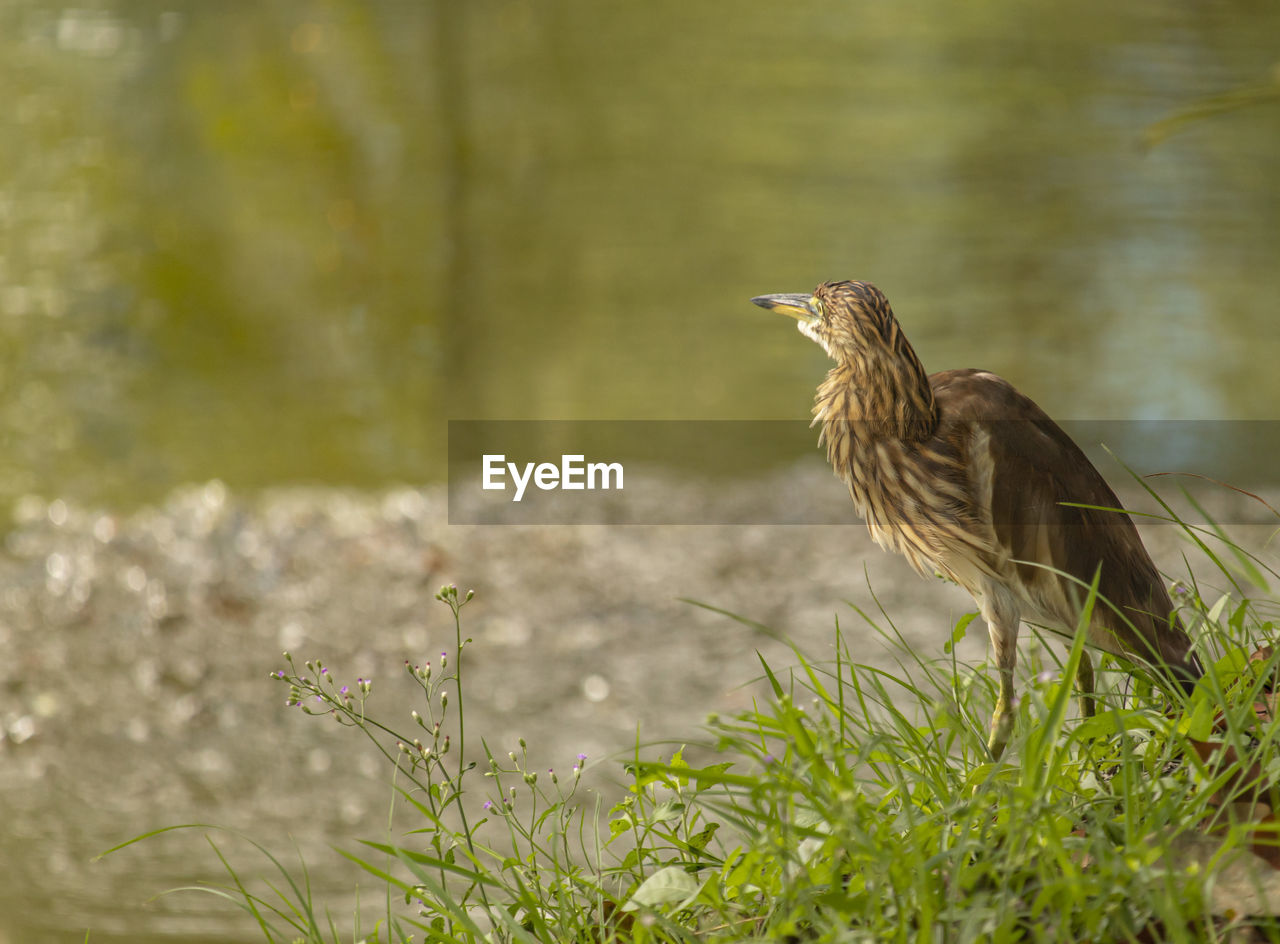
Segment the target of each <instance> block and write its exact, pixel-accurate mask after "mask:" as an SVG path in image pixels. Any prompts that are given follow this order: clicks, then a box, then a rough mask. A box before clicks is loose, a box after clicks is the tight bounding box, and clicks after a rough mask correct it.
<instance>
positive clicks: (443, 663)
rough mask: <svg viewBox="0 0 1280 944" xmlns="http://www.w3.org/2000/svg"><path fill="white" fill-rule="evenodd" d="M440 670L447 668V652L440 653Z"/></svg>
mask: <svg viewBox="0 0 1280 944" xmlns="http://www.w3.org/2000/svg"><path fill="white" fill-rule="evenodd" d="M440 668H442V669H447V668H449V653H447V652H442V653H440Z"/></svg>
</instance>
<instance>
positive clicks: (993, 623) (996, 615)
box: [982, 587, 1021, 760]
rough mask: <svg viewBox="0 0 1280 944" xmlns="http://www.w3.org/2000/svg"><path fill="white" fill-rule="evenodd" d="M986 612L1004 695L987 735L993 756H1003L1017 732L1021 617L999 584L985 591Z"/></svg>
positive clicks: (984, 610) (1000, 697)
mask: <svg viewBox="0 0 1280 944" xmlns="http://www.w3.org/2000/svg"><path fill="white" fill-rule="evenodd" d="M992 591H994V592H992ZM982 616H983V618H984V619H985V620H986V621H987V632H988V633H990V635H991V648H992V649H993V650H995V657H996V667H997V668H998V669H999V670H1000V695H999V696H998V697H997V698H996V710H995V712H994V713H993V714H992V716H991V737H990V738H988V739H987V750H989V751H990V752H991V758H992V760H999V759H1000V755H1001V754H1003V753H1004V748H1005V745H1006V744H1008V743H1009V736H1010V735H1011V734H1013V718H1014V711H1013V669H1014V666H1015V665H1016V664H1017V661H1018V624H1019V622H1020V621H1021V617H1020V614H1019V613H1018V608H1017V605H1016V604H1014V603H1013V602H1012V601H1010V600H1008V599H1007V598H1006V597H1005V595H1004V594H1003V593H1001V592H1000V590H999V589H997V588H995V587H992V588H990V589H989V591H988V593H986V594H985V595H984V600H983V603H982Z"/></svg>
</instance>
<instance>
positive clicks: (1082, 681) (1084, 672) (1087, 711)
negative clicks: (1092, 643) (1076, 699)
mask: <svg viewBox="0 0 1280 944" xmlns="http://www.w3.org/2000/svg"><path fill="white" fill-rule="evenodd" d="M1076 686H1077V688H1078V689H1079V691H1080V714H1081V715H1082V716H1083V717H1085V718H1092V717H1093V716H1094V715H1095V714H1096V713H1097V710H1098V706H1097V699H1095V698H1094V697H1093V660H1092V659H1090V658H1089V653H1088V651H1087V650H1085V651H1081V653H1080V668H1079V669H1077V670H1076Z"/></svg>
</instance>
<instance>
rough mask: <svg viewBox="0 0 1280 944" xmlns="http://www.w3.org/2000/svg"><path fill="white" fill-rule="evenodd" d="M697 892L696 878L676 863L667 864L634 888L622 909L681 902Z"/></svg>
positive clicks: (653, 906) (652, 906)
mask: <svg viewBox="0 0 1280 944" xmlns="http://www.w3.org/2000/svg"><path fill="white" fill-rule="evenodd" d="M697 893H698V880H697V879H695V878H694V877H693V876H692V875H690V874H689V873H688V872H686V871H685V870H684V869H682V868H681V867H680V866H678V865H668V866H667V867H666V868H665V869H659V870H658V871H656V872H654V873H653V874H652V875H650V876H649V877H648V878H647V879H645V880H644V882H642V883H641V885H640V887H639V888H637V889H636V890H635V894H633V895H632V896H631V897H630V898H629V899H628V900H627V903H626V904H624V905H623V906H622V910H623V911H635V910H636V909H637V908H640V907H646V908H656V907H657V906H658V905H670V904H674V903H676V902H681V901H684V900H686V899H687V898H690V897H691V896H693V895H696V894H697Z"/></svg>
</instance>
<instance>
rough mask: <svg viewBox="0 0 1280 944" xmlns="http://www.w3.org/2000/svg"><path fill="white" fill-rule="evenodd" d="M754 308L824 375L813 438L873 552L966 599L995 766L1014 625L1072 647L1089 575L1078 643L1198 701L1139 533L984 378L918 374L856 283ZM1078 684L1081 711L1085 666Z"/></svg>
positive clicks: (1008, 718)
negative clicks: (986, 686) (818, 354)
mask: <svg viewBox="0 0 1280 944" xmlns="http://www.w3.org/2000/svg"><path fill="white" fill-rule="evenodd" d="M752 301H753V302H754V303H755V304H757V305H759V306H761V307H762V308H768V309H770V310H772V311H776V312H779V313H780V314H784V315H788V316H790V317H792V318H795V319H796V321H797V322H799V328H800V332H801V333H802V334H804V335H805V336H806V337H808V338H811V339H812V340H814V341H816V342H817V343H818V344H820V345H821V346H822V348H823V349H824V350H825V351H826V352H827V354H828V355H829V356H830V357H831V359H832V360H833V361H835V367H833V368H832V369H831V370H830V372H829V373H828V374H827V377H826V380H824V381H823V382H822V384H821V385H820V386H819V387H818V393H817V396H816V398H815V401H814V407H813V417H814V419H813V425H815V426H818V427H820V428H821V436H820V439H819V442H820V444H825V445H826V449H827V458H828V459H829V460H830V462H831V465H832V466H833V467H834V469H835V472H836V475H837V476H838V477H839V478H840V479H841V480H842V481H843V482H844V483H845V484H846V485H847V486H848V487H849V494H850V495H851V496H852V498H853V504H854V507H855V508H856V509H857V512H858V514H859V515H861V516H862V517H863V518H864V519H866V522H867V527H868V528H869V529H870V531H871V536H872V538H874V539H875V541H876V543H877V544H879V545H880V546H881V547H883V548H885V549H887V550H892V551H897V552H898V553H900V554H902V555H903V556H905V557H906V558H907V560H908V561H910V562H911V565H912V566H913V567H914V568H915V569H916V570H917V571H919V572H920V573H921V574H925V575H930V574H933V573H935V572H936V573H940V574H942V575H943V576H945V577H948V578H950V579H951V580H954V581H955V582H956V583H958V584H959V585H960V586H962V587H964V588H965V589H966V590H968V591H969V593H970V594H971V595H972V596H973V599H974V602H975V603H976V604H977V606H978V609H979V610H980V611H981V613H982V616H983V618H984V619H985V620H986V622H987V628H988V631H989V632H990V634H991V644H992V648H993V650H994V654H995V660H996V664H997V666H998V667H999V670H1000V694H999V697H998V698H997V700H996V708H995V714H994V716H993V717H992V719H991V736H990V738H989V740H988V742H987V746H988V748H989V750H990V752H991V755H992V757H994V758H999V756H1000V755H1001V753H1002V752H1003V751H1004V748H1005V745H1006V744H1007V743H1008V741H1009V736H1010V734H1011V733H1012V730H1013V719H1014V685H1013V670H1014V666H1015V663H1016V660H1017V639H1018V627H1019V624H1020V623H1021V622H1022V621H1023V620H1026V621H1027V622H1028V623H1031V624H1033V625H1037V626H1041V627H1044V628H1046V629H1049V630H1052V631H1054V632H1057V633H1061V634H1064V635H1066V636H1068V637H1070V636H1072V635H1073V634H1074V632H1075V627H1076V625H1077V622H1078V620H1079V614H1080V611H1081V607H1082V604H1083V602H1084V599H1085V596H1086V594H1087V592H1088V588H1089V586H1090V584H1091V583H1092V582H1093V580H1094V578H1095V574H1096V575H1097V578H1098V596H1099V598H1100V599H1099V600H1098V601H1097V604H1096V606H1095V607H1094V609H1093V611H1092V617H1091V619H1090V623H1089V626H1088V628H1087V631H1086V632H1087V635H1086V641H1087V642H1088V643H1089V644H1090V645H1092V646H1095V647H1097V648H1098V649H1101V650H1103V651H1105V652H1109V653H1113V654H1115V655H1118V656H1121V657H1123V658H1125V659H1127V660H1129V661H1130V662H1135V663H1139V664H1144V665H1147V666H1150V667H1152V668H1153V669H1154V670H1155V676H1156V678H1157V679H1158V680H1160V681H1161V682H1163V683H1165V684H1169V683H1172V684H1175V685H1177V686H1179V687H1181V688H1182V689H1184V690H1187V691H1190V689H1191V688H1192V687H1194V685H1195V680H1196V679H1197V678H1199V677H1200V675H1201V674H1202V671H1203V670H1202V668H1201V666H1200V663H1199V661H1198V660H1197V658H1196V657H1195V655H1194V653H1192V651H1191V639H1190V637H1188V635H1187V633H1186V631H1185V630H1184V629H1183V627H1182V625H1181V622H1180V621H1179V620H1178V618H1177V615H1176V613H1175V612H1174V608H1173V604H1172V603H1171V601H1170V599H1169V593H1168V590H1167V589H1166V588H1165V585H1164V583H1163V581H1162V580H1161V577H1160V574H1159V573H1158V572H1157V570H1156V568H1155V565H1154V564H1153V563H1152V562H1151V557H1150V555H1148V554H1147V551H1146V548H1145V547H1143V545H1142V540H1141V538H1139V537H1138V532H1137V529H1136V528H1135V527H1134V526H1133V522H1132V521H1131V520H1130V519H1129V516H1128V515H1127V514H1124V513H1123V512H1121V511H1106V510H1098V509H1119V507H1120V502H1119V499H1117V498H1116V495H1115V493H1114V492H1113V491H1112V490H1111V488H1110V487H1109V486H1108V485H1107V483H1106V482H1105V481H1104V480H1103V478H1102V475H1101V474H1100V473H1099V472H1098V470H1097V469H1096V468H1094V466H1093V464H1092V463H1091V462H1090V461H1089V460H1088V458H1086V456H1085V454H1084V453H1083V452H1082V451H1081V450H1080V448H1079V447H1078V446H1077V445H1076V444H1075V443H1074V442H1072V440H1071V438H1070V437H1069V436H1067V434H1066V433H1065V432H1063V431H1062V429H1061V428H1060V427H1059V426H1058V425H1057V424H1056V423H1055V422H1053V420H1051V419H1050V418H1049V417H1048V416H1047V415H1046V414H1045V412H1044V411H1043V410H1041V409H1040V408H1039V407H1038V406H1036V405H1035V404H1034V403H1033V402H1031V400H1029V399H1028V398H1027V397H1025V396H1023V395H1022V394H1021V393H1019V392H1018V391H1017V390H1015V389H1014V388H1013V386H1012V385H1011V384H1009V383H1008V382H1007V381H1005V380H1002V379H1001V378H999V377H997V376H996V375H995V374H992V373H988V372H987V371H984V370H947V371H942V372H941V373H937V374H931V375H927V374H925V372H924V368H923V367H922V366H921V364H920V359H919V358H918V357H917V356H916V353H915V351H914V350H913V349H912V347H911V344H910V342H908V341H907V339H906V337H905V336H904V335H903V333H902V328H901V326H900V325H899V324H898V320H897V319H896V318H895V317H894V315H893V310H892V309H891V308H890V307H889V301H888V299H886V298H885V296H884V294H883V293H882V292H881V291H880V290H879V289H877V288H876V287H875V286H873V285H870V284H868V283H866V282H827V283H824V284H822V285H819V286H818V287H817V288H816V289H815V290H814V291H813V293H812V294H805V295H764V296H761V297H759V298H753V299H752ZM1066 503H1072V504H1066ZM1079 505H1091V506H1096V507H1095V508H1085V507H1078V506H1079ZM1078 682H1079V687H1080V690H1081V692H1082V702H1083V704H1084V706H1085V710H1086V711H1087V712H1090V711H1092V699H1091V698H1089V696H1090V695H1091V694H1092V692H1093V667H1092V663H1091V661H1090V659H1089V654H1088V652H1085V653H1084V655H1083V658H1082V661H1081V663H1080V670H1079V675H1078Z"/></svg>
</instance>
